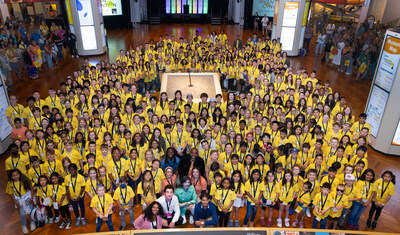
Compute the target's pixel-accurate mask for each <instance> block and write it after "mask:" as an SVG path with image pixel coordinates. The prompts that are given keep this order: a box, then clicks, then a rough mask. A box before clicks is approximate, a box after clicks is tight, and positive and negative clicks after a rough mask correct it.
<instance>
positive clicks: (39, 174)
mask: <svg viewBox="0 0 400 235" xmlns="http://www.w3.org/2000/svg"><path fill="white" fill-rule="evenodd" d="M32 168H33V170H34V171H35V173H36V177H39V176H41V175H42V169H40V166H39V167H38V168H39V172H37V170H36V168H35V167H32Z"/></svg>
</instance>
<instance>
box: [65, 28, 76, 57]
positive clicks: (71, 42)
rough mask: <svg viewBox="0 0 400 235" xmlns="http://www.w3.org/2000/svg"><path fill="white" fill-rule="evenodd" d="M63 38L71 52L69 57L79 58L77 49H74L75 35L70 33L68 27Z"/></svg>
mask: <svg viewBox="0 0 400 235" xmlns="http://www.w3.org/2000/svg"><path fill="white" fill-rule="evenodd" d="M65 38H66V40H67V45H68V48H69V52H70V53H71V57H72V58H74V57H75V56H76V58H79V55H78V50H76V36H75V34H73V33H71V30H70V29H68V31H67V33H66V34H65Z"/></svg>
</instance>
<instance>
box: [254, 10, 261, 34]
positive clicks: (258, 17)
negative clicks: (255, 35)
mask: <svg viewBox="0 0 400 235" xmlns="http://www.w3.org/2000/svg"><path fill="white" fill-rule="evenodd" d="M260 20H261V17H260V16H259V15H258V12H256V14H255V15H254V16H253V22H254V32H257V31H258V23H259V22H260Z"/></svg>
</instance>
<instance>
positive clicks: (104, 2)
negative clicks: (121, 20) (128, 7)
mask: <svg viewBox="0 0 400 235" xmlns="http://www.w3.org/2000/svg"><path fill="white" fill-rule="evenodd" d="M101 8H102V12H103V16H118V15H122V6H121V0H101Z"/></svg>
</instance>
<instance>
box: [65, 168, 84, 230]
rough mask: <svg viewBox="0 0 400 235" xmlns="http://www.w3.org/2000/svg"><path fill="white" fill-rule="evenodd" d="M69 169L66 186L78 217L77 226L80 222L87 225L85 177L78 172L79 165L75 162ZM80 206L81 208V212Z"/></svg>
mask: <svg viewBox="0 0 400 235" xmlns="http://www.w3.org/2000/svg"><path fill="white" fill-rule="evenodd" d="M68 170H69V173H70V174H69V175H67V176H66V177H65V187H66V190H67V195H68V198H69V200H70V202H71V204H72V208H73V209H74V214H75V216H76V218H77V221H76V223H75V226H76V227H78V226H79V224H80V223H82V226H85V225H86V220H85V203H84V202H85V186H86V183H85V178H84V177H83V176H82V175H80V174H78V166H77V165H76V164H75V163H71V165H69V167H68ZM78 207H79V208H80V213H79V209H78Z"/></svg>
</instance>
